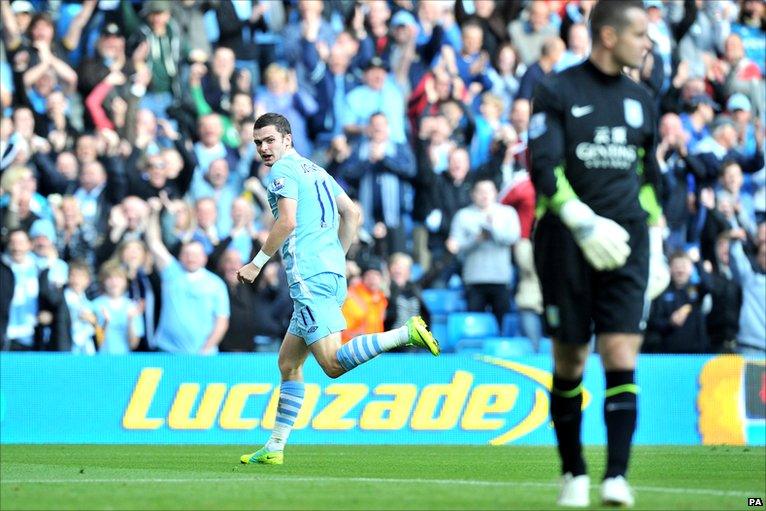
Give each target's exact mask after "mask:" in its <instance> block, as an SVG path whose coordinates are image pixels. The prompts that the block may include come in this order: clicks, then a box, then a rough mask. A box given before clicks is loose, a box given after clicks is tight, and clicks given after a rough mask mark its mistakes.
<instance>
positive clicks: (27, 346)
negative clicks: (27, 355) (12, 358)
mask: <svg viewBox="0 0 766 511" xmlns="http://www.w3.org/2000/svg"><path fill="white" fill-rule="evenodd" d="M2 258H3V263H4V264H5V265H6V266H7V267H8V268H10V269H11V271H12V272H13V282H14V287H13V298H12V299H11V304H10V309H9V312H8V326H7V327H6V330H5V345H4V346H3V350H6V351H8V350H10V351H31V350H34V349H36V348H37V347H36V346H35V342H34V341H35V327H36V326H37V312H38V297H39V293H40V282H39V277H38V271H37V264H36V263H35V258H34V256H33V255H32V244H31V243H30V241H29V236H28V235H27V233H26V232H24V231H23V230H21V229H15V230H12V231H11V232H10V233H9V234H8V245H7V249H6V253H5V254H3V257H2Z"/></svg>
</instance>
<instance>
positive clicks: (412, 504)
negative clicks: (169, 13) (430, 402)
mask: <svg viewBox="0 0 766 511" xmlns="http://www.w3.org/2000/svg"><path fill="white" fill-rule="evenodd" d="M246 450H247V449H246V448H241V447H237V446H230V445H227V446H196V445H194V446H126V445H119V446H95V445H47V446H43V445H3V446H0V509H2V510H4V511H7V510H10V509H331V510H342V509H429V510H430V509H470V510H480V509H551V508H553V507H554V503H555V499H556V494H557V479H558V477H557V474H558V468H557V467H558V462H557V459H556V453H555V449H554V448H553V447H518V446H505V447H489V446H478V447H477V446H400V445H399V446H351V445H333V446H300V445H294V446H288V448H287V450H286V451H285V465H282V466H261V465H240V463H239V456H240V454H243V453H244V452H245V451H246ZM586 456H587V461H588V463H589V468H590V471H591V474H592V478H593V482H594V483H597V482H598V481H599V479H600V475H601V472H602V470H603V466H604V449H603V448H602V447H589V448H587V450H586ZM629 479H630V481H631V483H632V484H633V486H634V487H635V489H636V493H637V506H636V507H637V508H638V509H747V498H748V497H760V498H762V499H763V498H764V497H766V451H765V450H764V448H763V447H636V448H634V455H633V461H632V466H631V471H630V475H629ZM597 492H598V489H597V486H595V484H594V486H593V489H592V492H591V499H592V501H593V502H594V504H595V503H597V499H598V493H597ZM594 507H597V506H594Z"/></svg>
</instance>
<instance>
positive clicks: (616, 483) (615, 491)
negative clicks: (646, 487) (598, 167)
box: [601, 476, 635, 507]
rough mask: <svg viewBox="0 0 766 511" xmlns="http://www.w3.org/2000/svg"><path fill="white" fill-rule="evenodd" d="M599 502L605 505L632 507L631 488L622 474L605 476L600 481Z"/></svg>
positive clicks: (633, 498) (633, 501)
mask: <svg viewBox="0 0 766 511" xmlns="http://www.w3.org/2000/svg"><path fill="white" fill-rule="evenodd" d="M601 502H602V503H603V504H604V505H605V506H623V507H633V504H634V503H635V497H634V496H633V489H632V488H631V487H630V485H629V484H628V481H626V480H625V478H624V477H622V476H617V477H607V478H606V479H604V482H602V483H601Z"/></svg>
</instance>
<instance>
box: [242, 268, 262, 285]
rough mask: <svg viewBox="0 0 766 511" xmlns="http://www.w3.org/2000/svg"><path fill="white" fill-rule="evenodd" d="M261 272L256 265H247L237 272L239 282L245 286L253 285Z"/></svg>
mask: <svg viewBox="0 0 766 511" xmlns="http://www.w3.org/2000/svg"><path fill="white" fill-rule="evenodd" d="M260 272H261V269H260V268H258V267H257V266H256V265H254V264H253V263H247V264H246V265H244V266H243V267H242V268H240V269H239V270H237V280H238V281H240V282H241V283H243V284H252V283H253V282H255V278H256V277H257V276H258V274H259V273H260Z"/></svg>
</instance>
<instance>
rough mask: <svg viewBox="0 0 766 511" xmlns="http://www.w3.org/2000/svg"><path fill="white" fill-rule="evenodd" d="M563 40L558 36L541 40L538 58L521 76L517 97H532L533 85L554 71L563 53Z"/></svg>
mask: <svg viewBox="0 0 766 511" xmlns="http://www.w3.org/2000/svg"><path fill="white" fill-rule="evenodd" d="M565 48H566V47H565V46H564V41H562V40H561V39H559V38H558V37H551V38H549V39H545V40H543V43H542V46H541V49H540V58H539V59H538V60H537V61H536V62H534V63H531V65H530V66H529V67H528V68H527V71H526V72H525V73H524V76H522V77H521V84H520V85H519V94H518V95H517V96H516V98H517V99H528V100H531V99H532V93H533V92H534V90H535V86H536V85H537V84H538V83H540V81H541V80H542V79H543V78H545V77H546V76H548V75H549V74H550V73H552V72H553V71H554V69H553V68H554V66H555V65H556V62H558V61H559V59H561V55H562V54H563V53H564V49H565Z"/></svg>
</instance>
